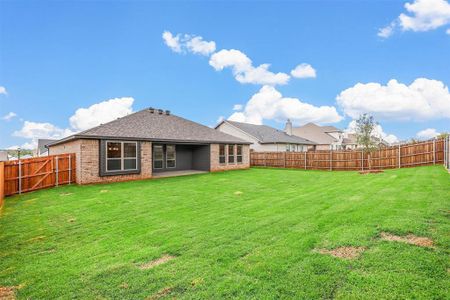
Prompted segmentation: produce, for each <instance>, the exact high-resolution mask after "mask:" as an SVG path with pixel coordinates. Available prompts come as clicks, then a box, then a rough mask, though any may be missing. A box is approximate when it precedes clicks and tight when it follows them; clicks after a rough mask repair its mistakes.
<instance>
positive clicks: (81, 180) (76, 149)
mask: <svg viewBox="0 0 450 300" xmlns="http://www.w3.org/2000/svg"><path fill="white" fill-rule="evenodd" d="M140 146H141V172H140V174H127V175H110V176H100V151H99V147H100V141H99V140H90V139H79V140H75V141H70V142H67V143H63V144H59V145H55V146H51V147H50V154H51V155H54V154H62V153H75V154H76V162H77V167H76V177H77V179H76V182H77V183H78V184H87V183H101V182H116V181H126V180H136V179H145V178H151V177H152V144H151V142H141V143H140Z"/></svg>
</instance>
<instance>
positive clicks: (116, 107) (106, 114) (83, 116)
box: [69, 97, 134, 131]
mask: <svg viewBox="0 0 450 300" xmlns="http://www.w3.org/2000/svg"><path fill="white" fill-rule="evenodd" d="M133 102H134V99H133V98H131V97H122V98H114V99H109V100H106V101H103V102H100V103H96V104H93V105H91V106H89V107H88V108H79V109H77V111H76V112H75V114H74V115H73V116H71V117H70V119H69V121H70V125H71V126H72V128H73V129H74V130H75V131H81V130H86V129H89V128H92V127H95V126H97V125H100V124H104V123H107V122H109V121H112V120H115V119H117V118H120V117H123V116H126V115H128V114H130V113H132V112H133V109H132V105H133Z"/></svg>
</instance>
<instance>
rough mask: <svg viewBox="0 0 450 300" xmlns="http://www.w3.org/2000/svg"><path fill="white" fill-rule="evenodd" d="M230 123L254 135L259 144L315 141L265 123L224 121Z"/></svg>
mask: <svg viewBox="0 0 450 300" xmlns="http://www.w3.org/2000/svg"><path fill="white" fill-rule="evenodd" d="M225 122H227V123H230V124H231V125H233V126H235V127H237V128H239V129H240V130H242V131H244V132H246V133H247V134H249V135H251V136H253V137H255V138H256V139H257V140H259V142H260V143H261V144H272V143H290V144H304V145H314V144H315V143H314V142H312V141H310V140H307V139H304V138H301V137H298V136H293V135H288V134H287V133H285V132H284V131H281V130H278V129H275V128H273V127H270V126H266V125H255V124H248V123H241V122H235V121H225Z"/></svg>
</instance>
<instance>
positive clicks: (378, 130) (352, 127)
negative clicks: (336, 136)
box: [345, 120, 399, 144]
mask: <svg viewBox="0 0 450 300" xmlns="http://www.w3.org/2000/svg"><path fill="white" fill-rule="evenodd" d="M355 131H356V120H353V121H351V122H350V123H349V124H348V126H347V129H345V132H347V133H355ZM372 135H373V136H375V137H377V138H382V139H383V140H385V141H386V142H388V143H389V144H392V143H396V142H398V141H399V139H398V138H397V137H396V136H395V135H393V134H388V133H386V132H384V130H383V127H381V125H380V124H377V125H376V126H375V128H374V130H373V132H372Z"/></svg>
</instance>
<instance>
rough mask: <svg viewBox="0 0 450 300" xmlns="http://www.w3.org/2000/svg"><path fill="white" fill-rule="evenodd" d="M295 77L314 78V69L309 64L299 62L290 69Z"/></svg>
mask: <svg viewBox="0 0 450 300" xmlns="http://www.w3.org/2000/svg"><path fill="white" fill-rule="evenodd" d="M291 75H292V77H295V78H316V70H315V69H314V68H313V67H312V66H311V65H310V64H300V65H298V66H297V67H295V68H294V69H293V70H292V71H291Z"/></svg>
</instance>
